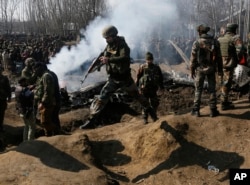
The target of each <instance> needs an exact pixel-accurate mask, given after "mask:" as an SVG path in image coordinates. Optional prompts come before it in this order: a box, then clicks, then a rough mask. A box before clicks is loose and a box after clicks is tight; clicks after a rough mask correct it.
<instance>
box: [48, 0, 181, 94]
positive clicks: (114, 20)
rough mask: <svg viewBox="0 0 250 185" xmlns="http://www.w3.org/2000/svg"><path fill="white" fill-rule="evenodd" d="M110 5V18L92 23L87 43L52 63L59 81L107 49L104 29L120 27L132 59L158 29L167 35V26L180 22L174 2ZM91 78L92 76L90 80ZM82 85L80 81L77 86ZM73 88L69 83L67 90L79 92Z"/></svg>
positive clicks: (132, 0)
mask: <svg viewBox="0 0 250 185" xmlns="http://www.w3.org/2000/svg"><path fill="white" fill-rule="evenodd" d="M108 3H109V5H110V7H111V10H112V11H111V12H110V13H109V15H108V17H106V18H101V17H97V18H96V19H95V20H94V21H93V22H91V23H90V25H89V26H88V27H87V28H86V30H84V36H85V40H81V41H80V43H79V44H78V45H77V46H73V47H72V48H71V50H68V49H67V48H66V47H64V48H62V50H61V51H60V53H58V54H57V55H56V56H55V57H54V58H52V59H51V60H50V63H51V64H50V65H49V66H48V67H49V69H51V70H52V71H54V72H55V73H56V74H57V75H58V78H59V79H60V80H64V79H66V76H65V75H66V74H67V73H68V72H69V71H72V70H75V69H77V68H79V66H80V65H82V64H83V63H84V62H86V61H89V60H92V59H93V58H94V57H96V56H98V55H99V53H100V52H101V51H102V50H103V49H104V47H105V45H106V41H105V40H104V39H103V38H102V34H101V33H102V29H103V28H104V27H105V26H107V25H114V26H116V27H117V29H118V31H119V33H118V35H120V36H124V37H125V39H126V41H127V43H128V45H129V46H130V49H131V57H132V58H133V57H134V56H133V55H135V54H136V53H137V49H138V50H139V48H138V47H142V42H143V41H144V42H147V39H148V38H147V37H148V35H149V34H151V33H152V32H153V31H154V30H156V29H158V30H160V29H162V31H163V32H164V29H165V27H166V25H168V26H172V25H173V23H174V22H175V20H176V19H177V13H176V7H175V3H174V1H173V0H109V1H108ZM166 37H168V36H167V35H166ZM95 73H96V72H95ZM83 76H84V73H83ZM83 76H82V78H83ZM96 76H98V75H97V74H95V75H92V74H91V77H92V78H93V77H95V78H96ZM91 77H90V76H89V77H88V80H89V78H91ZM104 80H105V79H104ZM99 81H100V78H99ZM90 83H91V82H90ZM79 85H80V81H79V84H78V85H77V86H78V87H79ZM73 86H75V85H74V84H73V83H67V88H68V89H70V90H76V87H73Z"/></svg>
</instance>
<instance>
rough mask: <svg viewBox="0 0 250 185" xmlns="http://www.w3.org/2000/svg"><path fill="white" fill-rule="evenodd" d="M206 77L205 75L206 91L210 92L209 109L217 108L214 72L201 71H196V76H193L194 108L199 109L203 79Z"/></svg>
mask: <svg viewBox="0 0 250 185" xmlns="http://www.w3.org/2000/svg"><path fill="white" fill-rule="evenodd" d="M206 77H207V82H208V92H209V94H210V97H209V106H210V109H216V108H217V106H216V104H217V99H216V79H215V73H210V74H204V73H202V72H199V71H197V74H196V78H195V96H194V109H195V110H199V109H200V104H201V95H202V91H203V87H204V81H205V78H206Z"/></svg>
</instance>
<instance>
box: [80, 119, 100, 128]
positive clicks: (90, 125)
mask: <svg viewBox="0 0 250 185" xmlns="http://www.w3.org/2000/svg"><path fill="white" fill-rule="evenodd" d="M95 126H96V119H95V118H88V119H87V120H86V121H85V122H84V123H83V124H82V125H81V126H80V127H79V129H86V128H94V127H95Z"/></svg>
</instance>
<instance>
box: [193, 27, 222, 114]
mask: <svg viewBox="0 0 250 185" xmlns="http://www.w3.org/2000/svg"><path fill="white" fill-rule="evenodd" d="M209 30H210V27H207V26H205V25H199V26H198V27H197V31H198V33H199V38H198V39H197V40H196V41H195V42H194V43H193V46H192V51H191V58H190V62H191V66H190V67H191V76H192V78H193V79H194V80H195V97H194V106H193V110H192V112H191V115H195V116H197V117H199V116H200V104H201V95H202V90H203V87H204V81H205V79H207V82H208V91H209V93H210V99H209V106H210V117H215V116H218V115H219V111H218V110H217V105H216V104H217V99H216V77H215V76H216V72H218V75H222V60H221V53H220V45H219V43H218V42H217V41H216V40H215V39H214V38H213V37H212V36H210V35H208V34H207V32H208V31H209Z"/></svg>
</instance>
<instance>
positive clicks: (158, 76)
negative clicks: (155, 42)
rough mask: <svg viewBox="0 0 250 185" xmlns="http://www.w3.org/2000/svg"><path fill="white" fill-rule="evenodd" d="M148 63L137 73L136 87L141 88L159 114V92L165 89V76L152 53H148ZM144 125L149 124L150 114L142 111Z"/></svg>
mask: <svg viewBox="0 0 250 185" xmlns="http://www.w3.org/2000/svg"><path fill="white" fill-rule="evenodd" d="M145 59H146V63H145V64H142V65H141V66H140V67H139V69H138V72H137V78H136V81H135V83H136V85H137V86H138V87H139V91H140V93H141V94H143V95H144V96H145V97H146V98H147V99H148V100H149V103H150V105H151V106H152V107H153V109H154V111H155V112H157V107H158V106H159V98H158V96H157V91H158V89H159V88H160V89H161V90H162V89H163V75H162V72H161V68H160V67H159V66H158V65H156V64H154V63H153V61H154V57H153V54H152V53H150V52H147V53H146V56H145ZM142 111H143V112H142V115H143V119H144V123H145V124H147V123H148V113H147V112H145V111H144V110H142Z"/></svg>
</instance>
